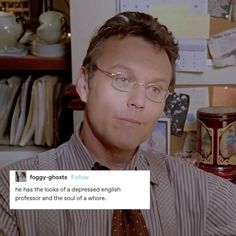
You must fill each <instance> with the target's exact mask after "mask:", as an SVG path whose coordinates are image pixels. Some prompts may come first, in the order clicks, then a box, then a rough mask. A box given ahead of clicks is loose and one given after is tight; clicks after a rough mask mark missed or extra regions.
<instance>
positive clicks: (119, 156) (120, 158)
mask: <svg viewBox="0 0 236 236" xmlns="http://www.w3.org/2000/svg"><path fill="white" fill-rule="evenodd" d="M80 138H81V141H82V142H83V144H84V145H85V147H86V148H87V149H88V151H89V152H90V153H91V154H92V155H94V156H95V158H96V160H97V161H98V162H99V163H101V164H102V165H104V166H106V167H107V168H109V169H111V170H119V169H123V168H124V167H125V166H126V165H127V164H128V162H129V161H130V160H131V159H132V157H133V156H134V154H135V152H136V150H120V149H118V148H116V147H112V146H110V145H106V144H104V143H102V142H101V141H100V140H98V139H97V138H96V136H95V135H94V134H93V133H92V131H91V129H89V127H87V125H86V123H84V124H83V126H82V129H81V131H80Z"/></svg>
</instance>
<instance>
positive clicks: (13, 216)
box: [0, 132, 236, 236]
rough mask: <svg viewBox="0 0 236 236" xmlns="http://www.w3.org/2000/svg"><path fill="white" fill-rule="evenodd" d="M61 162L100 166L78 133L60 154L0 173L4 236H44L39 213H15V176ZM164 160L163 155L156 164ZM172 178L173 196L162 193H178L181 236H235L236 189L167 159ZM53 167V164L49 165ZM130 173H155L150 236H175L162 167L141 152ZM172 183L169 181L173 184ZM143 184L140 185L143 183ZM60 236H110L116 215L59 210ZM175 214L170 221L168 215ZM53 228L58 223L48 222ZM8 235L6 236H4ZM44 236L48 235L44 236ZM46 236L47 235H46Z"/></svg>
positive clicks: (24, 162)
mask: <svg viewBox="0 0 236 236" xmlns="http://www.w3.org/2000/svg"><path fill="white" fill-rule="evenodd" d="M45 155H46V156H47V157H48V160H50V157H52V156H54V157H56V165H57V168H56V169H60V170H90V169H91V167H92V166H93V165H94V163H95V162H96V158H95V157H94V156H92V155H91V154H90V153H89V152H88V150H87V149H86V147H85V146H84V145H83V143H82V142H81V140H80V137H79V134H78V132H75V133H74V134H73V135H72V137H71V139H70V140H69V141H68V142H66V143H65V144H63V145H61V146H60V147H58V148H56V149H52V150H50V151H48V152H45V153H43V154H39V155H38V156H36V157H34V158H30V159H26V160H22V161H19V162H16V163H13V164H11V165H9V166H6V167H3V168H2V169H1V170H0V235H7V236H16V235H21V236H36V235H39V231H40V229H39V223H38V220H39V219H38V212H39V211H37V210H10V209H9V204H8V203H9V170H16V169H19V170H37V169H39V162H38V160H39V159H40V157H41V156H45ZM162 156H163V155H160V154H157V155H156V158H160V159H161V158H162ZM164 159H165V164H166V165H167V166H168V168H167V171H166V174H167V176H168V179H169V180H170V186H171V191H170V192H168V191H162V192H161V193H162V197H163V198H164V199H168V198H169V197H170V195H171V193H173V199H174V200H173V205H174V210H175V212H168V209H167V210H166V212H167V213H166V214H167V215H166V216H165V217H164V218H165V219H168V218H171V217H172V218H173V217H174V218H175V221H176V234H175V235H176V236H178V235H179V236H190V235H191V236H203V235H214V236H218V235H219V236H222V235H227V236H230V235H232V236H235V235H236V185H234V184H232V183H231V182H229V181H227V180H224V179H222V178H220V177H217V176H215V175H212V174H209V173H207V172H204V171H202V170H200V169H198V168H196V167H193V166H192V165H191V164H189V163H187V162H185V161H182V160H180V159H178V158H174V157H165V158H164ZM44 164H45V166H47V163H44ZM126 169H127V170H134V169H135V170H150V199H151V202H150V210H142V214H143V216H144V219H145V222H146V225H147V228H148V231H149V233H150V236H169V235H167V234H165V233H164V232H163V227H164V226H163V224H165V222H164V223H163V215H162V214H161V213H160V208H161V207H160V205H158V201H157V196H156V191H155V188H156V189H158V188H159V186H160V183H161V181H162V178H160V176H158V171H157V168H156V166H151V165H150V162H149V159H148V158H146V156H145V153H143V152H142V151H141V150H139V151H138V152H137V153H136V155H135V156H134V157H133V158H132V160H131V161H130V162H129V163H128V165H127V167H126ZM169 180H168V181H169ZM137 184H138V183H137ZM58 213H59V219H60V220H59V224H58V227H57V228H56V232H54V234H52V235H58V236H74V235H78V236H110V235H111V223H112V222H111V221H112V213H113V211H112V210H58ZM168 214H169V215H168ZM48 221H50V222H51V223H52V224H53V219H48ZM1 233H2V234H1ZM52 235H50V236H52ZM43 236H44V235H43ZM45 236H46V235H45Z"/></svg>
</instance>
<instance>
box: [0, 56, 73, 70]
mask: <svg viewBox="0 0 236 236" xmlns="http://www.w3.org/2000/svg"><path fill="white" fill-rule="evenodd" d="M70 65H71V62H70V60H69V59H68V58H66V57H53V58H52V57H36V56H30V55H28V56H24V57H5V56H2V57H0V70H1V71H9V70H11V71H12V70H18V71H23V70H27V71H39V70H40V71H48V70H50V71H65V70H70Z"/></svg>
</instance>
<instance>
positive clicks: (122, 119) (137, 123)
mask: <svg viewBox="0 0 236 236" xmlns="http://www.w3.org/2000/svg"><path fill="white" fill-rule="evenodd" d="M118 120H120V121H124V122H127V123H130V124H136V125H141V122H140V121H139V120H136V119H132V118H127V117H119V118H118Z"/></svg>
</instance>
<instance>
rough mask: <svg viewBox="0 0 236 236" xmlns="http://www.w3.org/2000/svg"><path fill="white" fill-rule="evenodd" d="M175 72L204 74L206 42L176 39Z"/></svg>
mask: <svg viewBox="0 0 236 236" xmlns="http://www.w3.org/2000/svg"><path fill="white" fill-rule="evenodd" d="M178 44H179V56H180V57H179V59H178V60H177V61H176V70H177V71H187V72H204V71H205V70H206V68H207V40H205V39H178Z"/></svg>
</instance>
